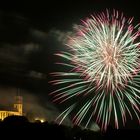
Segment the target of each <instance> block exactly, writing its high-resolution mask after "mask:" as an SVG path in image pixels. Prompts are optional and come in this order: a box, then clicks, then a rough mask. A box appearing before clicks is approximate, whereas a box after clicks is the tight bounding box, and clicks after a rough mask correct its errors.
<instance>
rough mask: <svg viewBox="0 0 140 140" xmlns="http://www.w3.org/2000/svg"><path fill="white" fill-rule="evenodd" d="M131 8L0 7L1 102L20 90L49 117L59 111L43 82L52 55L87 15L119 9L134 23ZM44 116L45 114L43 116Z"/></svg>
mask: <svg viewBox="0 0 140 140" xmlns="http://www.w3.org/2000/svg"><path fill="white" fill-rule="evenodd" d="M114 1H115V2H114ZM137 5H138V3H136V2H135V0H112V1H111V0H83V1H77V0H68V1H65V2H63V1H62V0H61V1H60V0H59V1H57V0H46V1H39V0H38V1H36V2H34V1H29V2H21V1H19V2H15V3H14V2H7V3H6V2H5V3H2V4H0V94H1V96H2V97H3V98H4V94H6V97H8V98H10V92H11V91H10V90H12V96H13V95H14V91H13V90H14V89H15V92H16V88H20V89H21V91H22V93H21V94H22V95H23V96H24V95H27V96H26V97H27V98H28V100H29V98H36V99H37V100H38V101H37V102H36V99H35V101H31V102H32V103H30V104H32V106H35V104H36V103H37V105H38V106H39V107H41V108H43V109H45V111H46V110H47V111H48V112H49V113H50V112H51V113H50V114H51V115H52V114H55V115H56V114H57V113H58V112H59V111H58V110H59V109H58V107H57V106H56V105H54V104H52V103H51V97H50V96H48V94H49V93H50V92H51V91H52V90H54V87H52V86H51V85H50V84H48V82H49V81H50V80H52V77H51V76H50V73H51V72H54V71H56V70H58V67H57V66H56V65H55V64H54V63H55V62H56V61H58V60H59V58H56V57H55V56H54V53H56V52H59V51H62V50H66V47H65V45H64V42H65V40H66V36H67V35H69V34H71V32H72V30H73V26H74V25H75V24H79V23H80V20H81V19H85V18H86V17H90V14H93V13H98V12H101V11H105V10H106V9H110V10H112V9H116V10H119V11H121V12H123V13H124V15H125V16H126V17H134V22H135V23H138V22H140V12H139V7H137ZM7 87H8V90H7ZM6 97H5V98H6ZM5 98H4V99H5ZM0 100H3V99H2V98H1V99H0ZM11 100H12V98H11ZM25 101H27V99H25ZM29 102H30V101H28V103H29ZM4 103H5V102H4ZM34 109H35V108H34ZM39 110H41V109H40V108H39ZM45 111H44V112H45ZM54 112H57V113H54ZM45 113H46V112H45ZM49 113H46V114H47V115H46V116H47V117H48V116H49V115H50V114H49ZM55 115H54V116H55ZM51 117H52V116H51ZM48 118H49V117H48Z"/></svg>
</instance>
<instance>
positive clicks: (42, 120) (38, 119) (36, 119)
mask: <svg viewBox="0 0 140 140" xmlns="http://www.w3.org/2000/svg"><path fill="white" fill-rule="evenodd" d="M35 121H40V122H41V123H44V122H45V119H43V118H35Z"/></svg>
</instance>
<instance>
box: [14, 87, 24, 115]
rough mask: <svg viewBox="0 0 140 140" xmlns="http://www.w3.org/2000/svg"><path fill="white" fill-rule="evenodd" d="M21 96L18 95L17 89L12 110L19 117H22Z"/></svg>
mask: <svg viewBox="0 0 140 140" xmlns="http://www.w3.org/2000/svg"><path fill="white" fill-rule="evenodd" d="M22 102H23V101H22V96H21V95H20V89H19V88H17V95H16V96H15V103H14V108H15V109H17V111H18V112H19V114H20V115H23V111H22V110H23V103H22Z"/></svg>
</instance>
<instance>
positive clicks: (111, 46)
mask: <svg viewBox="0 0 140 140" xmlns="http://www.w3.org/2000/svg"><path fill="white" fill-rule="evenodd" d="M132 21H133V18H129V19H127V18H125V17H124V16H123V13H122V14H119V13H118V11H115V10H114V11H113V14H110V13H109V11H107V12H106V13H101V14H98V15H92V16H91V18H88V19H86V20H85V21H82V23H83V24H81V25H78V26H77V28H76V29H75V35H73V36H72V37H70V39H69V41H68V43H67V46H68V47H69V50H70V51H69V52H61V53H58V54H56V55H57V56H60V57H62V58H64V59H65V62H64V63H59V64H60V65H63V66H65V67H69V68H70V71H66V72H65V71H63V72H62V71H60V72H55V73H52V74H53V75H54V76H56V77H58V79H56V80H54V81H51V82H52V83H53V84H54V85H63V86H64V87H62V88H59V89H58V90H56V91H53V92H52V93H51V94H52V95H53V96H54V101H55V102H57V101H59V102H60V103H63V102H65V101H67V103H70V106H69V107H67V108H66V110H65V111H64V112H62V114H60V116H58V118H57V119H56V120H60V123H62V122H63V120H64V119H65V117H66V116H68V115H69V114H73V113H74V114H75V115H74V116H73V122H74V123H75V124H77V125H80V124H81V123H83V122H86V124H85V127H87V126H88V125H89V123H90V122H91V120H92V118H93V119H94V120H96V122H97V124H100V126H101V129H104V130H106V129H107V126H108V125H109V124H110V121H111V120H114V125H115V127H116V128H119V123H123V125H125V123H126V120H127V118H128V115H129V116H130V118H131V119H132V118H133V116H134V115H135V116H136V117H137V119H138V121H139V122H140V118H139V114H140V109H139V107H140V91H139V88H140V87H139V85H140V80H139V78H140V75H139V71H140V47H139V45H140V40H139V39H140V38H139V37H140V31H139V24H138V25H136V26H133V25H132ZM59 77H61V78H59ZM69 100H72V101H73V104H71V103H72V102H68V101H69ZM79 106H81V107H79ZM72 112H73V113H72ZM75 112H76V113H75Z"/></svg>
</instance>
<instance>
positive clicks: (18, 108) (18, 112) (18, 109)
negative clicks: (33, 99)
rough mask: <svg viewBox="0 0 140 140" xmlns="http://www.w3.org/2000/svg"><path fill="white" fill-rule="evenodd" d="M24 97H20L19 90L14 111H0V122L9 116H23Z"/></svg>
mask: <svg viewBox="0 0 140 140" xmlns="http://www.w3.org/2000/svg"><path fill="white" fill-rule="evenodd" d="M22 100H23V99H22V96H20V95H19V90H17V95H16V96H15V103H14V105H13V107H12V109H9V110H0V120H3V119H4V118H6V117H8V116H13V115H15V116H22V115H23V101H22Z"/></svg>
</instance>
